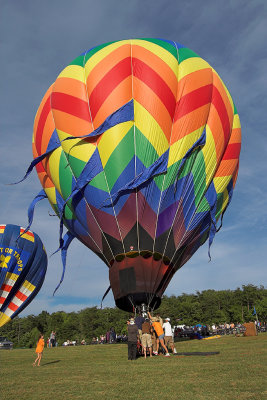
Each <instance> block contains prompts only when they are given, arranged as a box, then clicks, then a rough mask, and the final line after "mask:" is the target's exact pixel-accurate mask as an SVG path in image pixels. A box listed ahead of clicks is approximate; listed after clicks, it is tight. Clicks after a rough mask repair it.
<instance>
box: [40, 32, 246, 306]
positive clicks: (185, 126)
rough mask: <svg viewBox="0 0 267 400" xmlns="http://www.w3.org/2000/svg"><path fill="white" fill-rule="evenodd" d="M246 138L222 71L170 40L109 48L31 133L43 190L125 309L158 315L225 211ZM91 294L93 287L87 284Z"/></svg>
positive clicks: (53, 96)
mask: <svg viewBox="0 0 267 400" xmlns="http://www.w3.org/2000/svg"><path fill="white" fill-rule="evenodd" d="M240 142H241V130H240V122H239V117H238V114H237V112H236V109H235V106H234V104H233V101H232V98H231V96H230V94H229V92H228V90H227V89H226V87H225V85H224V84H223V82H222V80H221V79H220V77H219V76H218V74H217V73H216V72H215V71H214V69H213V68H212V67H211V66H210V65H209V64H208V63H207V62H206V61H204V60H203V59H202V58H200V57H199V56H198V55H197V54H195V53H194V52H193V51H191V50H190V49H188V48H186V47H183V46H181V45H180V44H178V43H176V42H172V41H168V40H162V39H138V40H123V41H118V42H112V43H106V44H103V45H100V46H97V47H94V48H92V49H91V50H89V51H87V52H85V53H83V54H82V55H80V56H79V57H77V58H76V59H75V60H74V61H73V62H71V63H70V64H69V65H68V66H67V67H66V68H65V69H64V70H63V71H62V72H61V73H60V75H59V76H58V78H57V79H56V81H55V82H54V84H53V85H52V86H51V87H50V88H49V89H48V91H47V93H46V94H45V96H44V98H43V100H42V102H41V105H40V107H39V109H38V111H37V114H36V118H35V123H34V135H33V154H34V157H35V159H36V163H37V162H38V161H39V163H38V165H37V166H36V168H37V172H38V176H39V179H40V181H41V184H42V186H43V188H44V191H45V193H46V195H47V197H48V199H49V201H50V203H51V205H52V207H53V208H54V210H55V211H56V213H57V214H58V215H59V216H63V221H64V224H65V226H66V227H67V228H68V230H69V232H71V234H72V235H73V236H75V237H77V238H78V239H79V240H80V241H81V242H82V243H84V244H85V245H86V246H87V247H89V248H90V249H91V250H92V251H93V252H95V253H96V254H97V255H98V256H99V257H100V258H101V259H102V260H103V261H104V262H105V263H106V264H107V266H108V267H109V276H110V282H111V287H112V290H113V294H114V297H115V301H116V304H117V305H118V306H119V307H120V308H122V309H125V310H130V309H132V306H133V305H134V306H136V305H138V304H141V303H145V304H147V305H149V306H151V307H157V306H158V305H159V304H160V298H161V296H162V294H163V292H164V290H165V289H166V287H167V285H168V283H169V281H170V279H171V278H172V276H173V275H174V273H175V272H176V271H177V270H178V269H179V268H180V267H181V266H182V265H183V264H185V262H186V261H187V260H189V259H190V257H191V256H192V255H193V254H194V253H195V252H196V250H197V249H198V248H199V247H200V246H201V245H202V244H203V243H204V242H205V241H206V240H207V239H208V238H209V244H211V243H212V240H213V237H214V234H215V232H216V229H217V227H216V225H217V223H218V222H219V218H220V217H221V216H222V214H223V212H224V210H225V209H226V207H227V206H228V204H229V202H230V200H231V196H232V192H233V187H234V185H235V182H236V178H237V172H238V160H239V153H240ZM88 285H89V284H88Z"/></svg>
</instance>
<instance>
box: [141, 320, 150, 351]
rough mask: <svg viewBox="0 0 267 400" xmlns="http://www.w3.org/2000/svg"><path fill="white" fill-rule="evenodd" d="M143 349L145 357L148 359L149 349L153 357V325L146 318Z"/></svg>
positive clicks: (143, 329)
mask: <svg viewBox="0 0 267 400" xmlns="http://www.w3.org/2000/svg"><path fill="white" fill-rule="evenodd" d="M142 347H143V349H144V357H145V358H146V353H147V349H148V350H149V355H150V357H152V339H151V324H150V319H149V318H146V319H145V322H143V324H142Z"/></svg>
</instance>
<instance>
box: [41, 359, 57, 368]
mask: <svg viewBox="0 0 267 400" xmlns="http://www.w3.org/2000/svg"><path fill="white" fill-rule="evenodd" d="M60 361H61V360H55V361H49V362H47V363H44V364H42V367H44V366H45V365H50V364H56V363H58V362H60Z"/></svg>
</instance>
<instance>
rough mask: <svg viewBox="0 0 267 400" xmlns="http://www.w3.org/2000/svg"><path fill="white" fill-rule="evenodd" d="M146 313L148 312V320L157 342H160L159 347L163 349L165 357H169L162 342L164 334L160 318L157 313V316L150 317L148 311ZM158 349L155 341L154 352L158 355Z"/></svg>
mask: <svg viewBox="0 0 267 400" xmlns="http://www.w3.org/2000/svg"><path fill="white" fill-rule="evenodd" d="M147 314H148V316H149V318H150V321H151V323H152V326H153V328H154V330H155V332H156V334H157V337H158V340H159V343H160V344H161V347H162V348H163V349H164V350H165V357H170V354H169V352H168V349H167V347H166V346H165V343H164V336H165V335H164V330H163V328H162V325H161V321H160V320H161V318H160V317H159V316H158V315H157V317H152V316H151V314H150V313H149V312H148V313H147ZM158 351H159V349H158V343H157V351H156V352H155V353H154V354H155V355H158Z"/></svg>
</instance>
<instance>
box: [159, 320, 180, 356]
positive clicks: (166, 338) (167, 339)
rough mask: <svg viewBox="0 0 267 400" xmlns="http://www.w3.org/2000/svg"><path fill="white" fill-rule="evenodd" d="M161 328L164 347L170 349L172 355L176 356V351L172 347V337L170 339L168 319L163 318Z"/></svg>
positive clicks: (170, 328)
mask: <svg viewBox="0 0 267 400" xmlns="http://www.w3.org/2000/svg"><path fill="white" fill-rule="evenodd" d="M162 328H163V329H164V332H165V336H164V342H165V346H166V347H167V348H169V347H171V349H172V352H173V354H176V353H177V351H176V349H175V347H174V342H173V337H172V327H171V324H170V318H165V322H164V324H163V325H162Z"/></svg>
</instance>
